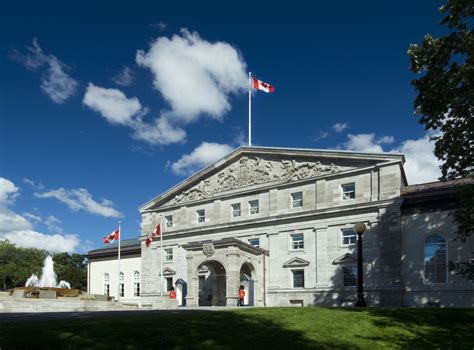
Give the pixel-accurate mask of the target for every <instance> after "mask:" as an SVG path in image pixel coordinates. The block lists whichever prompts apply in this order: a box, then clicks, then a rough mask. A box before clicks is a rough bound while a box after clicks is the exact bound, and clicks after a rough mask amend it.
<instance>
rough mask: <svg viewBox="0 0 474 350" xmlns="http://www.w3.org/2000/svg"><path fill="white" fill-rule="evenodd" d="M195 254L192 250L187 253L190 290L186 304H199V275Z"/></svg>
mask: <svg viewBox="0 0 474 350" xmlns="http://www.w3.org/2000/svg"><path fill="white" fill-rule="evenodd" d="M193 258H194V256H193V253H192V252H188V254H187V255H186V267H187V276H188V281H187V282H188V291H187V295H186V306H198V305H199V300H198V297H199V296H198V291H197V289H198V279H199V277H198V275H197V272H196V267H195V266H194V259H193Z"/></svg>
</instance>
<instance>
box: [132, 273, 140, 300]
mask: <svg viewBox="0 0 474 350" xmlns="http://www.w3.org/2000/svg"><path fill="white" fill-rule="evenodd" d="M133 296H135V297H139V296H140V272H138V271H135V272H134V273H133Z"/></svg>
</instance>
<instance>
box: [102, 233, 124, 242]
mask: <svg viewBox="0 0 474 350" xmlns="http://www.w3.org/2000/svg"><path fill="white" fill-rule="evenodd" d="M119 237H120V230H115V231H114V232H112V233H111V234H110V235H107V236H105V237H104V238H102V241H103V242H104V243H113V242H115V241H116V240H117V239H119Z"/></svg>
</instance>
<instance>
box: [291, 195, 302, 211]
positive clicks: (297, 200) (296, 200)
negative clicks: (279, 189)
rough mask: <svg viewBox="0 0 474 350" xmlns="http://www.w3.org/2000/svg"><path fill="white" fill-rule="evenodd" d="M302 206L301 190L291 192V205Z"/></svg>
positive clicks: (294, 206) (293, 206)
mask: <svg viewBox="0 0 474 350" xmlns="http://www.w3.org/2000/svg"><path fill="white" fill-rule="evenodd" d="M302 206H303V192H296V193H292V194H291V207H292V208H301V207H302Z"/></svg>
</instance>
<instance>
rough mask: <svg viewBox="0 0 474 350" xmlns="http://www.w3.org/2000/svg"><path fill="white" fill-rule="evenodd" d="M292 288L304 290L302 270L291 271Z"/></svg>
mask: <svg viewBox="0 0 474 350" xmlns="http://www.w3.org/2000/svg"><path fill="white" fill-rule="evenodd" d="M291 272H293V288H304V270H293V271H291Z"/></svg>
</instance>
